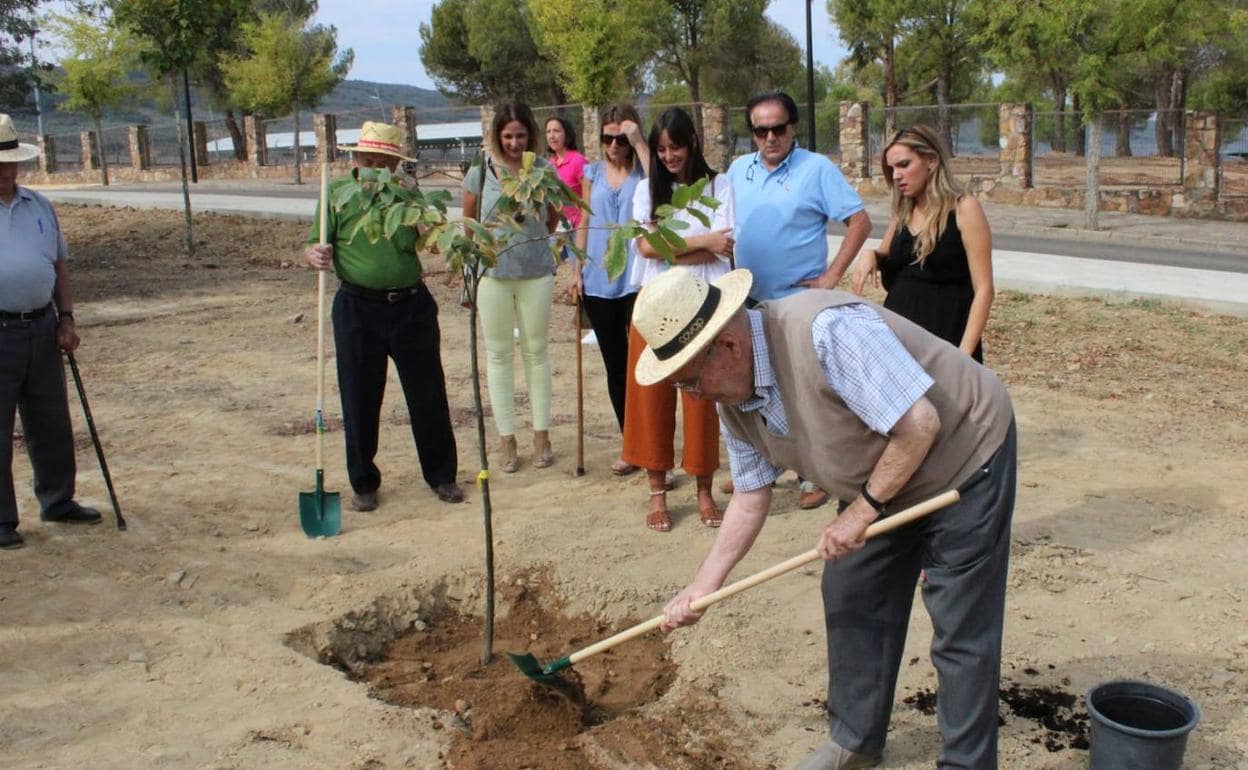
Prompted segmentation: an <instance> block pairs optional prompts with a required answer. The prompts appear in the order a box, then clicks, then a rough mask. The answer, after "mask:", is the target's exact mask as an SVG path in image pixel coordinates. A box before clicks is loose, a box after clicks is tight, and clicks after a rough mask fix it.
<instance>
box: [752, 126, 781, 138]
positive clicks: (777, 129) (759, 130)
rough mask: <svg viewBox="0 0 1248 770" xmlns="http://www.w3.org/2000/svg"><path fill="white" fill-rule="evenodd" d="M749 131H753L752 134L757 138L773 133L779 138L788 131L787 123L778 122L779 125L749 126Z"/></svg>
mask: <svg viewBox="0 0 1248 770" xmlns="http://www.w3.org/2000/svg"><path fill="white" fill-rule="evenodd" d="M750 131H752V132H753V133H754V136H756V137H758V138H759V139H766V138H767V135H768V134H775V135H776V138H777V139H779V138H780V137H782V136H784V135H785V134H787V133H789V124H788V123H780V124H779V125H775V126H753V127H752V128H750Z"/></svg>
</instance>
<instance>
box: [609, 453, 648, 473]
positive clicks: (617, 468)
mask: <svg viewBox="0 0 1248 770" xmlns="http://www.w3.org/2000/svg"><path fill="white" fill-rule="evenodd" d="M639 470H641V466H640V465H633V464H632V463H630V462H627V461H625V459H624V458H623V457H620V458H618V459H616V461H615V462H613V463H611V475H613V476H629V475H631V474H634V473H636V472H637V471H639Z"/></svg>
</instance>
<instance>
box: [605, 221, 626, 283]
mask: <svg viewBox="0 0 1248 770" xmlns="http://www.w3.org/2000/svg"><path fill="white" fill-rule="evenodd" d="M603 264H604V266H605V267H606V268H607V279H608V280H611V281H614V280H615V279H616V278H619V277H620V276H621V275H623V274H624V268H625V267H627V266H628V242H627V241H626V240H625V239H624V238H622V237H620V231H619V230H616V231H615V232H613V233H611V237H610V238H609V239H607V253H606V256H605V257H604V258H603Z"/></svg>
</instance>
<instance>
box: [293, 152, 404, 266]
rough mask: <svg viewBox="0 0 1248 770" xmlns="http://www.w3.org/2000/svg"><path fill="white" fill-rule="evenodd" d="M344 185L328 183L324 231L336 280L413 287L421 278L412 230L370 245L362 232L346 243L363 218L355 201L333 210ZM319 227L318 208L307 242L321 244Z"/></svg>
mask: <svg viewBox="0 0 1248 770" xmlns="http://www.w3.org/2000/svg"><path fill="white" fill-rule="evenodd" d="M351 173H352V174H354V173H355V172H354V171H352V172H351ZM347 182H348V180H346V179H336V180H334V181H333V182H330V184H329V200H330V201H331V203H330V206H329V228H328V230H327V231H326V232H327V233H328V239H329V242H330V243H331V244H332V245H333V247H334V270H335V271H336V272H337V273H338V277H339V278H341V279H342V280H344V281H347V282H348V283H353V284H355V285H356V286H363V287H364V288H366V289H402V288H406V287H408V286H414V285H415V284H416V283H417V282H418V281H419V280H420V276H421V265H420V258H419V257H418V256H417V255H416V230H415V229H414V228H409V227H401V228H399V230H398V232H396V233H395V234H394V237H393V238H384V237H383V238H382V239H381V240H379V241H377V242H376V243H369V242H368V237H367V236H365V235H364V233H363V232H360V233H357V234H356V236H355V237H354V238H351V239H350V240H346V239H347V238H348V236H349V235H350V234H351V230H352V229H353V228H354V227H355V224H356V222H359V221H360V217H361V216H362V215H363V209H362V208H361V207H360V202H359V199H358V198H356V199H352V200H351V201H350V202H348V203H347V205H346V206H344V207H343V209H342V210H341V211H335V210H334V206H333V203H332V201H333V200H334V195H335V193H336V192H337V190H338V188H340V187H342V185H344V184H346V183H347ZM320 227H321V215H320V210H319V207H318V210H317V213H316V214H315V215H313V218H312V232H311V233H310V234H309V235H308V243H319V242H320V238H321V231H320Z"/></svg>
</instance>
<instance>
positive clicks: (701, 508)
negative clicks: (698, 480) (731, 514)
mask: <svg viewBox="0 0 1248 770" xmlns="http://www.w3.org/2000/svg"><path fill="white" fill-rule="evenodd" d="M698 518H699V519H701V520H702V523H703V524H705V525H706V526H708V527H711V528H712V529H715V528H717V527H719V525H720V524H723V523H724V512H723V511H721V510H719V506H717V505H715V502H714V501H711V503H710V505H703V504H702V502H701V501H699V502H698Z"/></svg>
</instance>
